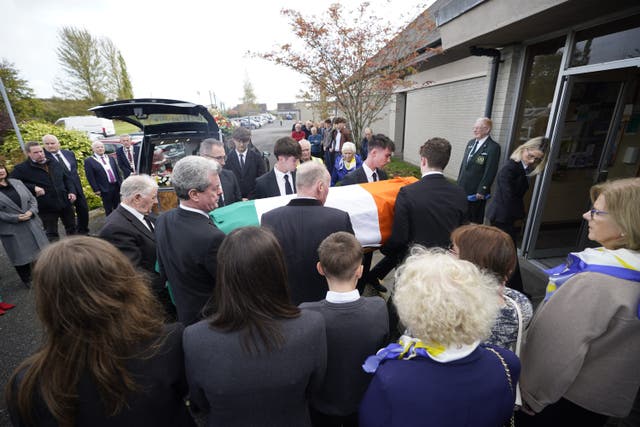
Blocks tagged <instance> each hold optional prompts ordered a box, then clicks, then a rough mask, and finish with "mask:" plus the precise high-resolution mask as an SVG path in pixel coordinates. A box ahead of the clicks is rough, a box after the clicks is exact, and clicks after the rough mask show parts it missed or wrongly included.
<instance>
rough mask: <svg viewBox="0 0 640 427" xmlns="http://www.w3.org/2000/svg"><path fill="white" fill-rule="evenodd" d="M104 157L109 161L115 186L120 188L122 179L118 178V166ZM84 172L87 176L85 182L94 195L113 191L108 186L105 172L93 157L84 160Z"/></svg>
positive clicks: (109, 157) (110, 158) (111, 158)
mask: <svg viewBox="0 0 640 427" xmlns="http://www.w3.org/2000/svg"><path fill="white" fill-rule="evenodd" d="M105 156H106V155H105ZM106 157H107V159H109V165H110V166H111V170H112V171H113V173H114V175H115V178H116V184H117V185H118V187H120V184H122V177H121V176H120V171H119V170H118V165H117V164H116V161H115V160H114V159H113V157H111V156H106ZM84 172H85V174H86V175H87V181H89V185H91V188H92V189H93V192H94V193H97V192H101V193H108V192H109V191H113V190H112V189H111V187H110V185H109V176H108V175H107V172H106V171H105V170H104V168H103V167H102V165H101V164H100V163H99V161H98V160H96V158H95V157H93V156H91V157H87V158H86V159H84Z"/></svg>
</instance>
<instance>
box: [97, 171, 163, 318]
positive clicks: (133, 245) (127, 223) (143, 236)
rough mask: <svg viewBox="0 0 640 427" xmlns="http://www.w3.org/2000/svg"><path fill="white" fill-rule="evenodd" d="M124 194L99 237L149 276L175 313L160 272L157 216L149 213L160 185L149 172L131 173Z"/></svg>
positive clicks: (123, 189) (152, 284) (161, 296)
mask: <svg viewBox="0 0 640 427" xmlns="http://www.w3.org/2000/svg"><path fill="white" fill-rule="evenodd" d="M120 197H121V199H122V201H121V202H120V205H119V206H118V207H117V208H116V209H114V211H113V212H112V213H111V215H109V216H108V217H107V219H106V221H105V224H104V226H103V227H102V229H101V230H100V233H99V237H100V238H102V239H104V240H106V241H108V242H110V243H111V244H113V245H114V246H115V247H116V248H118V249H119V250H120V252H122V253H123V254H124V255H125V256H126V257H127V258H129V259H130V260H131V263H132V264H133V265H134V266H135V267H136V268H137V269H139V270H140V271H141V272H143V273H144V274H145V275H146V276H147V277H149V279H150V282H151V288H152V291H153V293H154V295H156V297H157V298H158V300H159V301H160V302H161V303H162V304H163V306H164V308H165V311H166V312H167V314H169V315H175V308H174V307H173V305H172V304H171V300H170V298H169V293H168V291H167V289H166V288H165V285H164V280H163V279H162V278H161V277H160V275H159V274H158V273H157V272H156V237H155V218H153V217H151V216H150V215H149V214H150V213H151V209H152V208H153V206H154V205H155V204H156V203H158V184H157V183H156V180H155V179H153V178H152V177H150V176H149V175H129V177H128V178H127V179H125V180H124V181H123V182H122V186H121V187H120Z"/></svg>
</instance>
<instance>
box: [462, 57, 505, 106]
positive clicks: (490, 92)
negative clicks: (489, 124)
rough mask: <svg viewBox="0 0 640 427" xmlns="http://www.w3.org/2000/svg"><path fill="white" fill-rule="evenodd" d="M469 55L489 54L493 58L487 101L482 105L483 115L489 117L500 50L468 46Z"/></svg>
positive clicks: (494, 91) (496, 78)
mask: <svg viewBox="0 0 640 427" xmlns="http://www.w3.org/2000/svg"><path fill="white" fill-rule="evenodd" d="M469 51H470V53H471V55H473V56H490V57H492V58H493V61H491V74H490V75H489V90H488V93H487V103H486V105H485V107H484V116H485V117H489V118H491V110H492V109H493V98H494V97H495V94H496V82H497V81H498V68H499V67H500V62H502V60H501V59H500V51H499V50H498V49H486V48H483V47H477V46H471V47H470V48H469Z"/></svg>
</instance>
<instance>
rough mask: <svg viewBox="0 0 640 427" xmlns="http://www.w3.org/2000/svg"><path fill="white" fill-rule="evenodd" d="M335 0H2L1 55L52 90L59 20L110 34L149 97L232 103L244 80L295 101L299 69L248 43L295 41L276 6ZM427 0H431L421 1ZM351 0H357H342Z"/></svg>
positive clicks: (382, 1)
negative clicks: (269, 59) (280, 63)
mask: <svg viewBox="0 0 640 427" xmlns="http://www.w3.org/2000/svg"><path fill="white" fill-rule="evenodd" d="M335 2H337V0H314V1H313V2H306V1H301V0H277V1H273V0H227V1H220V0H181V1H176V0H170V1H168V0H155V1H152V0H128V1H125V0H90V1H87V0H0V58H5V59H7V60H8V61H9V62H11V63H13V64H14V66H15V67H16V68H17V70H18V71H19V73H20V77H21V78H23V79H25V80H27V81H28V82H29V84H30V86H31V88H32V89H33V90H34V91H35V93H36V96H37V97H40V98H46V97H51V96H54V95H56V92H55V90H54V88H53V82H54V80H55V78H56V77H63V76H64V74H63V73H62V69H61V67H60V66H59V63H58V59H57V55H56V48H57V47H58V44H59V39H58V31H59V29H60V28H62V27H63V26H74V27H76V28H84V29H86V30H88V31H89V32H90V33H91V34H92V35H94V36H98V37H108V38H110V39H111V40H112V41H113V42H114V44H115V45H116V47H117V48H118V49H119V50H120V51H121V53H122V55H123V57H124V59H125V61H126V64H127V69H128V72H129V75H130V79H131V83H132V85H133V91H134V96H135V97H137V98H146V97H156V98H169V99H179V100H183V101H190V102H196V103H200V104H210V100H211V99H215V101H216V103H217V104H218V105H221V104H222V103H224V105H225V106H226V108H230V107H232V106H234V105H236V104H238V103H239V102H240V98H241V97H242V95H243V85H244V82H245V80H247V79H248V80H249V81H250V82H251V84H252V86H253V89H254V92H255V94H256V96H257V101H258V102H259V103H266V104H267V107H268V108H269V109H275V108H276V105H277V103H279V102H296V101H297V98H296V96H297V95H298V93H299V92H300V89H301V88H302V87H303V84H304V80H305V79H304V76H301V75H300V74H298V73H296V72H294V71H292V70H289V69H287V68H285V67H282V66H277V65H275V64H271V63H269V62H267V61H265V60H262V59H258V58H250V57H248V56H247V55H246V52H247V51H252V52H268V51H271V50H273V49H274V47H276V46H278V45H280V44H284V43H287V42H293V41H295V36H294V35H293V33H292V32H291V30H290V27H289V25H288V23H287V19H286V17H284V16H282V15H281V13H280V11H281V10H282V9H283V8H291V9H295V10H300V9H301V6H302V7H304V10H305V11H306V13H307V15H308V16H311V15H316V16H318V15H319V14H321V13H322V12H323V11H325V10H326V9H327V8H328V6H329V5H330V4H331V3H335ZM369 2H370V3H371V4H372V9H373V10H374V11H375V13H376V14H377V15H378V16H384V17H386V18H388V19H390V20H391V21H392V22H399V23H400V22H403V21H402V19H404V18H403V15H405V16H406V14H407V13H409V12H410V10H411V9H410V6H409V5H415V2H407V1H406V0H369ZM431 2H433V0H431V1H429V2H428V3H431ZM340 3H342V4H343V5H344V6H345V8H347V9H348V8H353V7H355V6H357V5H359V4H360V3H361V1H360V0H343V1H341V2H340Z"/></svg>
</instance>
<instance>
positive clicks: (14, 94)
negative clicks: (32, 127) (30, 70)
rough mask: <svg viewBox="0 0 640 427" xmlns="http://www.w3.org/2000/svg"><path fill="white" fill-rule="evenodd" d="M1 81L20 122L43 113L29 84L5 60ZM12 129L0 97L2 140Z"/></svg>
mask: <svg viewBox="0 0 640 427" xmlns="http://www.w3.org/2000/svg"><path fill="white" fill-rule="evenodd" d="M0 79H2V83H3V84H4V88H5V90H6V92H7V97H8V98H9V102H10V103H11V109H12V110H13V114H14V115H15V117H16V120H17V121H18V122H20V121H24V120H29V119H33V118H34V117H37V116H38V114H39V113H40V112H41V105H40V102H39V101H38V100H37V99H36V98H35V94H34V92H33V89H31V87H29V83H28V82H27V81H26V80H24V79H23V78H21V77H20V73H19V71H18V69H17V68H16V67H15V65H14V64H13V63H11V62H9V61H8V60H7V59H5V58H3V59H2V60H1V61H0ZM11 129H12V125H11V120H10V119H9V113H8V112H7V110H6V107H5V104H4V100H2V97H0V139H1V138H2V137H3V136H4V135H5V134H6V133H7V131H9V130H11Z"/></svg>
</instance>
